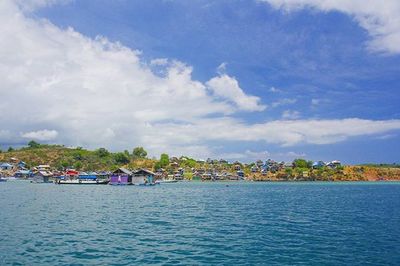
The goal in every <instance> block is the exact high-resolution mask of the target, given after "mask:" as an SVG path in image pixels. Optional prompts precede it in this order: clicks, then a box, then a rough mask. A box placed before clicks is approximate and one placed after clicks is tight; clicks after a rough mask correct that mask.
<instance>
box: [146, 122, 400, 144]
mask: <svg viewBox="0 0 400 266" xmlns="http://www.w3.org/2000/svg"><path fill="white" fill-rule="evenodd" d="M156 128H158V129H159V130H162V132H164V133H166V135H165V136H164V138H168V140H169V141H171V142H174V141H176V142H177V143H181V144H186V143H187V144H189V143H196V142H200V141H204V140H213V141H215V140H225V141H264V142H265V143H272V144H280V145H283V146H293V145H296V144H300V143H301V144H331V143H336V142H340V141H344V140H347V139H349V138H352V137H358V136H368V135H376V134H382V133H385V132H389V131H392V130H399V129H400V120H381V121H376V120H365V119H358V118H349V119H336V120H277V121H271V122H266V123H259V124H246V123H244V122H240V121H238V120H237V119H233V118H214V119H200V120H199V121H197V123H196V124H192V125H185V126H184V127H176V125H175V124H173V123H165V124H158V125H156ZM152 132H154V131H153V130H150V131H149V132H148V134H149V135H148V137H149V139H151V138H153V137H151V135H152Z"/></svg>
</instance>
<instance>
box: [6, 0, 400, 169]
mask: <svg viewBox="0 0 400 266" xmlns="http://www.w3.org/2000/svg"><path fill="white" fill-rule="evenodd" d="M0 77H2V78H1V84H0V114H1V116H0V125H1V126H0V146H1V147H2V148H3V149H5V148H7V147H9V146H15V147H19V146H21V145H26V143H27V142H28V141H30V140H36V141H39V142H41V143H57V144H64V145H66V146H83V147H85V148H88V149H95V148H99V147H105V148H107V149H109V150H112V151H122V150H125V149H127V150H132V149H133V147H136V146H143V147H144V148H145V149H146V150H147V151H148V152H149V154H150V156H156V157H158V156H159V155H160V154H161V153H168V154H170V155H174V156H180V155H187V156H192V157H195V158H199V159H206V158H209V157H210V158H218V159H219V158H224V159H228V160H240V161H244V162H249V161H254V160H256V159H262V160H265V159H267V158H272V159H275V160H285V161H290V160H293V159H294V158H300V157H301V158H306V159H309V160H323V161H330V160H335V159H338V160H341V161H342V162H344V163H346V164H357V163H370V162H371V163H395V162H397V163H398V162H399V155H400V106H399V103H400V93H399V90H400V2H399V1H397V0H386V1H384V2H383V1H378V0H291V1H289V0H218V1H217V0H208V1H206V0H192V1H184V0H149V1H129V0H114V1H106V0H97V1H89V0H88V1H78V0H3V1H1V2H0Z"/></svg>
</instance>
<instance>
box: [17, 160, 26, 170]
mask: <svg viewBox="0 0 400 266" xmlns="http://www.w3.org/2000/svg"><path fill="white" fill-rule="evenodd" d="M17 167H18V169H25V168H26V163H25V162H24V161H19V162H18V163H17Z"/></svg>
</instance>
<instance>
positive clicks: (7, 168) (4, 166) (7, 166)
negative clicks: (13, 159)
mask: <svg viewBox="0 0 400 266" xmlns="http://www.w3.org/2000/svg"><path fill="white" fill-rule="evenodd" d="M13 168H14V165H12V164H10V163H2V164H0V170H3V171H10V170H12V169H13Z"/></svg>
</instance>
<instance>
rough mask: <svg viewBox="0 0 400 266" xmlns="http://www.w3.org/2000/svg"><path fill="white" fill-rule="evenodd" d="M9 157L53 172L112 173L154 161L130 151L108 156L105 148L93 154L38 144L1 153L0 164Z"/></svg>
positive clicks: (87, 151) (108, 153)
mask: <svg viewBox="0 0 400 266" xmlns="http://www.w3.org/2000/svg"><path fill="white" fill-rule="evenodd" d="M11 158H16V159H18V160H22V161H24V162H25V163H26V164H27V166H28V167H33V166H36V165H40V164H49V165H50V166H51V167H52V168H55V169H59V170H62V169H65V168H75V169H77V170H82V171H95V170H96V171H99V170H113V169H116V168H118V167H121V166H129V167H132V168H139V167H145V168H153V166H154V163H155V161H154V160H150V159H145V158H135V159H134V157H133V156H132V154H129V152H127V151H125V152H117V153H111V152H108V151H107V150H105V149H98V150H95V151H90V150H85V149H83V148H79V147H78V148H67V147H64V146H60V145H38V146H37V147H26V148H22V149H19V150H13V151H7V152H2V153H0V162H6V161H10V160H11Z"/></svg>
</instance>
